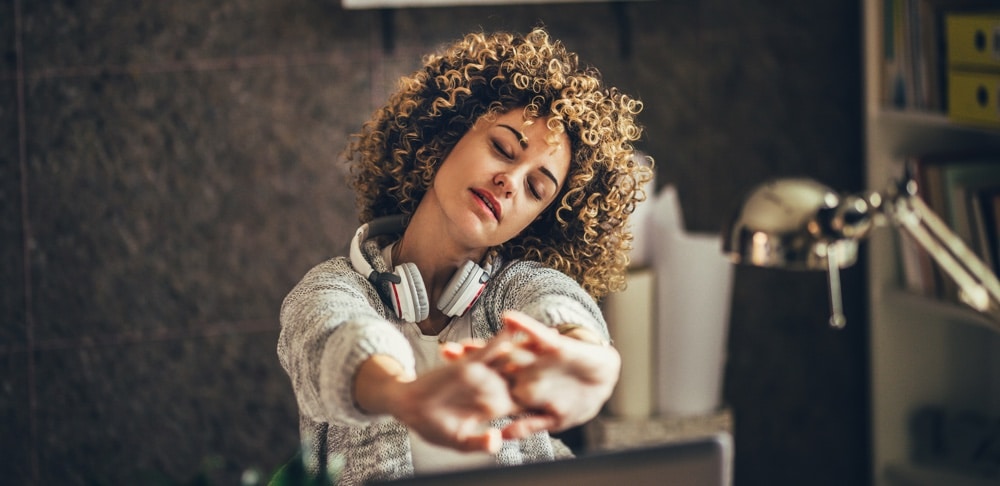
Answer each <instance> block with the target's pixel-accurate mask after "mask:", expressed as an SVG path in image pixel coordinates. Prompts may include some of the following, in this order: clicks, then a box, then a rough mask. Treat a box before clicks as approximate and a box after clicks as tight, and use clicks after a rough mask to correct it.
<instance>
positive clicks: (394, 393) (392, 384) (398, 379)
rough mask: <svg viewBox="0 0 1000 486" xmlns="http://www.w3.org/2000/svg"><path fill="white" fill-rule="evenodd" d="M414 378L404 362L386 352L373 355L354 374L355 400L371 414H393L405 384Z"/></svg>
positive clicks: (363, 409) (356, 404) (361, 408)
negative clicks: (404, 366)
mask: <svg viewBox="0 0 1000 486" xmlns="http://www.w3.org/2000/svg"><path fill="white" fill-rule="evenodd" d="M414 379H415V377H414V376H412V374H411V373H408V372H407V371H406V370H405V368H403V365H401V364H399V362H398V361H396V360H395V359H393V358H391V357H389V356H385V355H374V356H372V357H370V358H368V359H367V360H366V361H365V362H363V363H362V364H361V366H360V367H359V368H358V372H357V374H356V375H355V377H354V402H355V406H357V407H358V409H359V410H361V411H362V412H364V413H366V414H369V415H383V414H388V415H394V410H393V407H394V405H396V404H399V403H401V401H400V400H398V399H397V397H398V395H399V394H400V393H401V392H402V389H403V386H404V385H405V384H407V383H409V382H411V381H413V380H414Z"/></svg>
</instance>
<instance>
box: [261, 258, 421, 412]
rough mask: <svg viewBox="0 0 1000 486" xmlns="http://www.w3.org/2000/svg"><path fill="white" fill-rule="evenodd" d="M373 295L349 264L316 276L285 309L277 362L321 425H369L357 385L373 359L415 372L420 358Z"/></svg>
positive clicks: (316, 271)
mask: <svg viewBox="0 0 1000 486" xmlns="http://www.w3.org/2000/svg"><path fill="white" fill-rule="evenodd" d="M383 312H385V308H384V306H383V305H382V304H381V301H380V300H379V298H378V294H377V292H376V291H375V289H374V287H372V286H371V284H370V283H369V282H368V281H367V280H366V279H365V278H364V277H363V276H361V275H360V274H358V273H357V272H355V271H354V270H353V268H352V267H351V265H350V263H349V261H348V260H347V259H346V258H343V257H341V258H334V259H332V260H328V261H326V262H324V263H321V264H319V265H317V266H316V267H314V268H313V269H312V270H310V271H309V272H308V273H307V274H306V275H305V276H304V277H303V278H302V280H301V281H300V282H299V283H298V284H297V285H296V286H295V288H293V289H292V291H291V292H290V293H289V294H288V296H287V297H285V300H284V302H283V303H282V306H281V314H280V320H281V333H280V335H279V337H278V358H279V360H280V362H281V365H282V367H284V369H285V372H286V373H288V376H289V378H290V379H291V382H292V388H293V389H294V392H295V397H296V400H297V401H298V406H299V410H300V412H301V413H303V414H304V415H306V416H308V417H309V418H310V419H311V420H313V421H316V422H331V423H342V424H350V425H359V424H366V423H370V422H372V421H375V420H378V419H380V418H383V417H379V416H371V415H366V414H365V413H364V412H362V411H361V410H360V409H358V408H357V405H356V402H355V400H354V394H353V389H354V377H355V375H356V374H357V370H358V368H359V367H360V366H361V364H362V363H363V362H364V361H365V360H367V359H368V358H369V357H371V356H373V355H376V354H379V355H387V356H390V357H392V358H394V359H396V360H397V361H398V362H399V363H400V364H401V365H402V366H403V368H404V369H405V370H406V371H408V372H411V373H413V372H415V364H414V358H413V350H412V348H411V347H410V345H409V343H408V342H407V341H406V338H405V337H404V336H403V335H402V333H400V332H399V330H398V328H397V327H396V326H395V325H393V324H392V323H391V322H390V321H389V318H388V316H386V315H384V314H383Z"/></svg>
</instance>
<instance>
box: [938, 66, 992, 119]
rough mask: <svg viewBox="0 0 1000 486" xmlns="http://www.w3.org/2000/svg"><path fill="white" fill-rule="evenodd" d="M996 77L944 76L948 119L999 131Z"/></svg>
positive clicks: (972, 74) (979, 74) (975, 74)
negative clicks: (946, 80)
mask: <svg viewBox="0 0 1000 486" xmlns="http://www.w3.org/2000/svg"><path fill="white" fill-rule="evenodd" d="M998 100H1000V73H985V72H963V71H951V72H949V73H948V116H949V117H950V118H952V119H953V120H955V121H960V122H971V123H976V124H983V125H988V126H992V127H1000V101H998Z"/></svg>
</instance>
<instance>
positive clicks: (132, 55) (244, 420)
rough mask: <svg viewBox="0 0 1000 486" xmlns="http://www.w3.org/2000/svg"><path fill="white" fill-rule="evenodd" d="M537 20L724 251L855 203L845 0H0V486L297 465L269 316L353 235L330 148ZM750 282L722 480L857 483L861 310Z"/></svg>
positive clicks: (851, 51) (731, 388) (852, 73)
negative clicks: (732, 452)
mask: <svg viewBox="0 0 1000 486" xmlns="http://www.w3.org/2000/svg"><path fill="white" fill-rule="evenodd" d="M538 23H544V24H545V25H547V26H548V27H549V29H550V31H551V32H552V33H553V34H554V35H555V36H556V37H558V38H560V39H562V40H564V41H565V42H566V43H567V44H568V45H569V46H570V48H572V49H574V50H576V51H577V52H579V53H580V55H581V57H582V59H583V60H584V61H585V62H587V63H592V64H595V65H597V66H598V67H599V68H600V69H601V70H602V71H603V72H604V73H605V76H606V78H607V79H608V81H609V82H610V83H611V84H613V85H617V86H619V87H621V88H622V89H623V90H624V91H626V92H628V93H631V94H634V95H636V96H638V97H640V98H641V99H643V100H644V101H645V103H646V110H645V112H644V113H643V115H642V116H641V118H640V120H641V121H642V122H643V123H644V125H645V126H646V128H647V131H646V136H645V138H644V140H643V141H642V143H641V144H640V148H642V149H643V150H645V151H647V152H648V153H649V154H651V155H653V156H654V157H655V158H656V160H657V163H658V178H659V179H658V180H659V182H660V183H661V184H666V183H673V184H676V185H677V186H678V189H679V192H680V195H681V200H682V204H683V207H684V211H685V218H686V220H687V221H688V223H689V226H690V228H691V229H693V230H700V231H715V230H717V229H718V228H719V227H720V226H721V224H722V221H723V219H724V218H725V217H726V216H727V215H728V213H729V211H730V210H731V209H732V208H733V206H734V205H735V204H736V200H737V198H738V196H739V195H741V194H742V193H743V192H745V191H746V190H748V189H749V188H750V187H751V186H752V185H754V184H756V183H758V182H761V181H763V180H765V179H767V178H770V177H773V176H777V175H791V174H794V175H802V174H804V175H809V176H813V177H816V178H818V179H820V180H822V181H824V182H826V183H828V184H830V185H832V186H834V187H837V188H841V189H859V188H861V187H862V186H863V181H862V175H861V174H862V165H861V152H862V150H861V144H862V141H861V126H860V120H861V116H860V115H861V114H860V109H861V95H860V93H861V85H860V82H861V81H860V71H859V69H860V56H859V52H860V47H859V25H860V18H859V5H858V2H843V1H838V0H827V1H822V2H798V1H794V0H769V1H764V0H759V1H754V2H744V1H738V0H705V1H701V2H694V1H663V2H658V1H649V2H636V3H624V4H611V3H597V4H562V5H552V6H540V5H536V6H503V7H476V8H434V9H403V10H398V11H395V12H392V13H391V14H389V13H381V12H377V11H343V10H341V9H340V8H339V6H338V4H337V2H336V1H334V0H323V1H320V0H281V1H279V0H220V1H214V2H195V1H184V2H161V1H157V0H141V1H130V2H124V1H114V0H95V1H89V2H76V1H71V0H62V1H58V0H52V1H46V2H35V1H27V0H2V1H0V52H2V53H3V57H2V58H0V285H2V288H3V291H2V293H0V322H2V325H0V419H2V426H0V451H2V453H0V478H4V481H3V482H6V481H7V480H10V481H11V482H12V483H16V484H20V483H28V484H31V483H35V484H134V483H136V482H147V483H148V482H151V481H153V479H156V478H160V479H165V480H168V481H173V482H178V483H180V482H187V481H189V480H191V479H193V478H196V477H197V476H198V475H200V474H203V475H205V476H206V477H208V478H209V479H211V480H212V481H213V482H214V483H217V484H235V483H236V482H237V481H238V479H237V478H238V477H239V475H240V474H241V473H242V472H243V471H244V470H247V469H251V468H256V469H258V470H260V471H262V472H264V473H265V474H266V473H268V472H270V471H271V470H272V469H273V468H274V467H275V466H277V465H278V464H279V463H281V462H283V461H284V460H286V459H287V456H288V455H289V454H290V453H291V452H292V451H294V449H295V448H296V447H297V441H298V436H297V431H296V415H295V414H296V409H295V402H294V399H293V397H292V395H291V389H290V386H289V385H288V382H287V379H286V377H285V376H284V373H283V372H282V371H281V369H280V367H279V365H278V363H277V358H276V355H275V351H274V348H275V341H276V336H277V312H278V307H279V305H280V302H281V299H282V298H283V297H284V294H285V293H286V292H287V291H288V290H289V289H290V288H291V286H292V285H293V284H294V283H295V282H296V281H297V280H298V278H299V277H300V276H301V275H302V274H303V273H304V272H305V271H306V270H307V269H308V268H309V267H310V266H312V265H313V264H315V263H317V262H319V261H321V260H322V259H324V258H327V257H329V256H331V255H335V254H341V253H343V252H344V251H345V249H346V247H347V242H348V239H349V237H350V235H351V232H352V231H353V229H354V226H355V221H356V218H355V215H354V209H353V196H352V195H351V194H350V192H349V191H348V190H347V189H346V188H345V185H344V183H343V180H344V168H343V166H342V165H340V164H337V163H335V162H336V160H337V156H338V154H339V153H340V152H341V151H342V150H343V148H344V146H345V143H346V139H347V135H348V134H349V133H350V132H351V131H353V130H355V129H356V128H357V127H358V126H359V125H360V124H361V122H362V121H363V120H365V119H366V118H367V116H368V114H369V113H370V112H371V110H372V109H373V108H374V107H375V106H376V105H377V104H378V103H380V102H381V101H382V100H384V98H385V96H386V94H387V93H388V92H389V91H391V89H392V87H393V84H394V80H395V79H396V78H397V77H398V76H399V75H400V74H402V73H405V72H409V71H410V70H412V69H414V68H415V67H416V66H417V63H418V58H419V56H420V55H422V54H424V53H425V52H427V51H428V50H431V49H433V48H434V47H435V46H437V45H438V44H439V43H441V42H443V41H446V40H450V39H452V38H454V37H456V36H458V35H460V34H461V33H464V32H466V31H469V30H475V29H479V28H484V29H493V28H508V29H515V30H519V31H524V30H526V29H528V28H529V27H531V26H532V25H535V24H538ZM861 272H862V270H861V269H860V267H858V268H855V269H851V270H848V271H847V272H846V273H845V275H844V280H845V285H846V286H847V288H846V289H845V291H846V294H847V295H846V306H847V310H848V317H849V319H851V322H850V323H849V326H848V328H847V329H846V330H844V331H840V332H836V331H832V330H830V329H829V328H827V327H826V325H825V320H826V316H827V312H828V310H827V309H828V305H827V300H826V284H825V280H824V278H823V275H822V274H792V273H784V272H779V271H772V270H760V269H748V268H740V269H738V270H737V273H736V282H735V288H734V293H733V299H734V300H733V320H732V327H731V330H730V343H729V362H728V366H727V369H726V373H727V380H726V389H725V395H726V401H727V403H728V404H729V405H730V406H731V407H732V408H733V410H734V413H735V428H736V444H737V455H736V479H737V484H740V485H750V484H769V485H775V484H831V485H832V484H837V485H840V484H863V483H865V482H867V477H868V459H867V452H868V447H869V446H868V441H867V435H866V434H867V419H866V417H867V415H866V413H867V405H866V400H867V392H866V368H865V363H866V357H865V356H866V350H865V344H866V343H865V337H864V336H865V331H866V323H865V321H864V308H863V307H864V297H863V296H864V289H863V287H862V286H863V280H862V273H861Z"/></svg>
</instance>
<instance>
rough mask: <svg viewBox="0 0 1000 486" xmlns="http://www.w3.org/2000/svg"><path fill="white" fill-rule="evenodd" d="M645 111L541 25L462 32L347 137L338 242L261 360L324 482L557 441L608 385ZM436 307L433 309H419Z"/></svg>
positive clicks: (491, 459) (516, 452)
mask: <svg viewBox="0 0 1000 486" xmlns="http://www.w3.org/2000/svg"><path fill="white" fill-rule="evenodd" d="M641 108H642V105H641V103H640V102H638V101H637V100H634V99H632V98H630V97H628V96H626V95H623V94H621V93H619V92H618V91H616V90H613V89H607V88H605V87H604V86H603V85H602V82H601V80H600V78H599V75H598V73H597V72H596V71H593V70H587V69H582V68H580V67H579V65H578V60H577V57H576V55H575V54H573V53H571V52H568V51H567V50H566V49H565V47H564V46H563V45H562V44H561V43H559V42H557V41H554V40H552V39H550V38H549V36H548V34H547V33H546V32H545V31H544V30H542V29H536V30H534V31H532V32H531V33H529V34H528V35H526V36H516V35H513V34H510V33H498V34H493V35H485V34H470V35H468V36H466V37H465V38H464V39H462V40H461V41H459V42H457V43H455V44H454V45H452V46H450V47H449V48H447V49H446V50H444V51H443V52H442V53H440V54H436V55H432V56H429V57H428V58H427V59H426V60H425V65H424V67H423V69H421V70H419V71H417V72H416V73H414V74H413V75H411V76H409V77H404V78H403V79H402V80H401V82H400V86H399V90H398V91H397V92H396V93H395V94H394V95H393V96H392V97H391V98H390V99H389V102H388V103H387V104H386V106H384V107H382V108H381V109H379V110H378V111H377V112H376V113H375V114H374V115H373V117H372V119H371V120H370V121H369V122H367V123H366V124H365V125H364V127H363V129H362V132H361V133H360V134H359V135H358V136H356V138H355V139H354V140H353V141H352V143H351V146H350V147H349V150H348V157H347V158H348V161H349V162H350V163H351V164H352V165H351V170H352V174H353V186H354V188H355V190H356V191H357V195H358V201H357V202H358V207H359V211H360V220H361V221H362V222H363V223H365V224H364V225H363V226H362V227H361V228H359V230H358V232H357V234H356V235H355V238H354V241H352V244H351V255H350V256H349V257H339V258H334V259H332V260H329V261H327V262H324V263H322V264H320V265H318V266H316V267H315V268H313V269H312V270H311V271H310V272H308V273H307V274H306V276H305V277H304V278H303V279H302V281H301V282H300V283H299V284H298V285H297V286H296V287H295V289H293V290H292V292H291V293H290V294H289V295H288V297H287V298H286V299H285V302H284V304H283V305H282V310H281V325H282V329H281V335H280V338H279V343H278V353H279V358H280V359H281V363H282V365H283V366H284V368H285V370H286V371H287V372H288V374H289V376H290V378H291V380H292V384H293V387H294V389H295V394H296V398H297V400H298V405H299V409H300V431H301V433H302V439H303V451H304V460H305V462H306V464H307V467H308V469H310V470H311V471H312V472H313V473H316V472H320V471H324V470H326V469H327V468H329V467H330V466H331V465H332V464H334V463H336V464H338V466H342V470H341V471H340V474H339V475H340V478H339V479H340V482H341V484H355V483H361V482H364V481H369V480H373V479H392V478H401V477H407V476H411V475H414V474H421V473H429V472H435V471H441V470H447V469H456V468H462V467H482V466H487V465H517V464H523V463H528V462H537V461H544V460H551V459H554V458H557V457H564V456H567V455H569V454H570V452H569V450H568V449H567V448H566V447H565V446H563V445H562V444H560V443H559V442H558V441H557V440H554V439H552V438H551V437H550V436H549V434H548V432H550V431H560V430H564V429H566V428H568V427H572V426H575V425H579V424H581V423H583V422H585V421H587V420H590V419H591V418H593V417H594V416H595V415H596V414H597V412H598V411H599V410H600V407H601V406H602V404H603V403H604V401H606V400H607V398H608V397H609V396H610V394H611V391H612V389H613V388H614V385H615V383H616V382H617V378H618V372H619V369H620V357H619V355H618V353H617V352H616V351H615V350H614V348H613V347H611V346H610V345H609V343H608V341H609V339H608V332H607V326H606V324H605V322H604V320H603V318H602V316H601V313H600V309H599V308H598V306H597V303H596V300H597V299H600V298H601V297H602V296H604V295H605V294H607V293H608V292H612V291H616V290H619V289H621V288H622V287H623V286H624V269H625V266H626V265H627V263H628V262H627V251H628V249H629V241H630V240H631V235H630V234H629V233H628V232H627V230H626V222H627V218H628V216H629V214H630V213H631V212H632V210H633V208H634V206H635V204H636V202H638V201H640V200H641V199H642V197H643V194H642V192H641V189H640V188H641V186H642V184H643V183H644V182H646V181H647V180H648V179H649V177H650V174H649V168H648V166H647V165H646V164H637V163H635V161H634V160H633V157H632V156H633V147H632V143H633V142H634V141H636V140H637V139H638V138H639V136H640V133H641V130H640V129H639V127H638V126H637V125H636V123H635V119H634V118H635V115H636V114H637V113H638V112H639V111H640V110H641ZM432 303H433V304H435V305H431V304H432Z"/></svg>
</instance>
